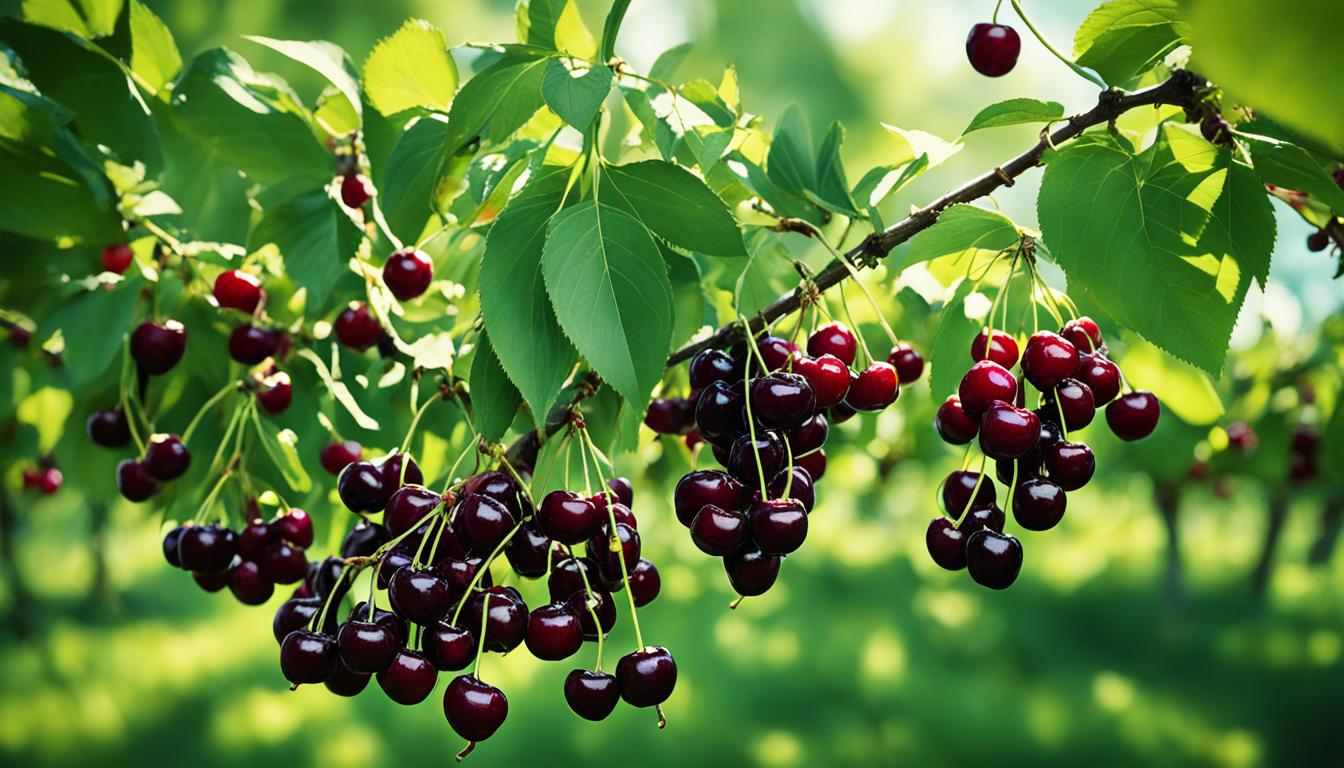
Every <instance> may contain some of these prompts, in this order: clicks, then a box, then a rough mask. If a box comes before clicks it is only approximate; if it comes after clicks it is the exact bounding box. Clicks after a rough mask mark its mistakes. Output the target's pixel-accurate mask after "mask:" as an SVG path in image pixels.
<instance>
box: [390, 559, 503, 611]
mask: <svg viewBox="0 0 1344 768" xmlns="http://www.w3.org/2000/svg"><path fill="white" fill-rule="evenodd" d="M406 562H407V563H409V562H410V558H409V557H407V558H406ZM484 565H485V559H484V558H482V557H445V558H443V559H442V560H440V561H439V562H438V564H437V565H435V566H434V570H436V571H438V573H439V575H440V576H442V577H443V579H444V581H446V582H447V583H448V594H449V596H450V597H451V598H452V599H451V602H453V603H456V602H457V601H458V600H461V599H462V596H463V595H465V594H466V593H467V587H468V586H469V585H470V584H471V582H472V579H474V578H476V573H477V572H478V571H480V570H481V567H482V566H484ZM492 583H493V582H492V581H491V578H490V571H488V570H487V571H486V572H485V573H482V574H481V579H480V581H479V582H478V586H481V587H488V586H490V585H491V584H492Z"/></svg>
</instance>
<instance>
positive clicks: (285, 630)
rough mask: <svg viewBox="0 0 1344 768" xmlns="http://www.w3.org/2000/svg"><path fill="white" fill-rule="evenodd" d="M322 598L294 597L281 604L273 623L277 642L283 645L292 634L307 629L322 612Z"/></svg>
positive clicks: (272, 628) (272, 629) (273, 631)
mask: <svg viewBox="0 0 1344 768" xmlns="http://www.w3.org/2000/svg"><path fill="white" fill-rule="evenodd" d="M322 603H323V600H322V598H320V597H292V598H290V599H288V600H286V601H285V602H284V603H283V604H281V606H280V608H279V609H277V610H276V612H275V618H274V619H273V620H272V621H271V631H272V633H273V634H274V635H275V642H277V643H283V642H284V641H285V638H286V637H287V636H288V635H289V633H290V632H295V631H297V630H300V629H303V628H305V627H307V626H308V625H309V624H310V623H312V621H313V618H314V617H316V616H317V614H318V612H319V611H321V610H322Z"/></svg>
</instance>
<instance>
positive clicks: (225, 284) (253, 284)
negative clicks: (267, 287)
mask: <svg viewBox="0 0 1344 768" xmlns="http://www.w3.org/2000/svg"><path fill="white" fill-rule="evenodd" d="M214 296H215V303H216V304H219V306H220V308H221V309H236V310H238V311H240V312H245V313H247V314H249V315H250V314H252V313H253V312H256V311H257V306H258V305H259V304H261V296H262V290H261V281H259V280H257V278H256V276H254V275H252V274H250V273H248V272H243V271H242V270H237V269H229V270H225V271H224V272H220V273H219V277H216V278H215V290H214Z"/></svg>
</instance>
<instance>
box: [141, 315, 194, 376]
mask: <svg viewBox="0 0 1344 768" xmlns="http://www.w3.org/2000/svg"><path fill="white" fill-rule="evenodd" d="M186 350H187V329H186V326H184V325H182V324H181V323H179V322H178V321H176V320H168V321H167V322H165V323H163V324H162V325H159V324H158V323H141V324H140V325H139V326H137V327H136V329H135V331H134V332H133V333H132V334H131V357H133V358H135V362H137V363H139V364H140V367H141V368H143V369H144V370H145V372H146V373H151V374H153V375H155V376H159V375H162V374H165V373H167V372H168V371H170V370H172V368H173V366H175V365H177V361H178V360H181V359H182V353H183V352H185V351H186Z"/></svg>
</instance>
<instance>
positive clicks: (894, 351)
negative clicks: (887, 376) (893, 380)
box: [887, 343, 924, 384]
mask: <svg viewBox="0 0 1344 768" xmlns="http://www.w3.org/2000/svg"><path fill="white" fill-rule="evenodd" d="M887 362H888V363H890V364H891V367H893V368H895V369H896V375H897V376H898V377H899V378H900V383H901V384H909V383H910V382H912V381H918V380H919V377H920V376H923V375H924V356H923V355H921V354H919V352H918V351H917V350H916V349H915V348H914V347H912V346H910V345H909V344H904V343H902V344H897V345H896V346H894V347H892V348H891V351H890V352H888V353H887Z"/></svg>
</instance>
